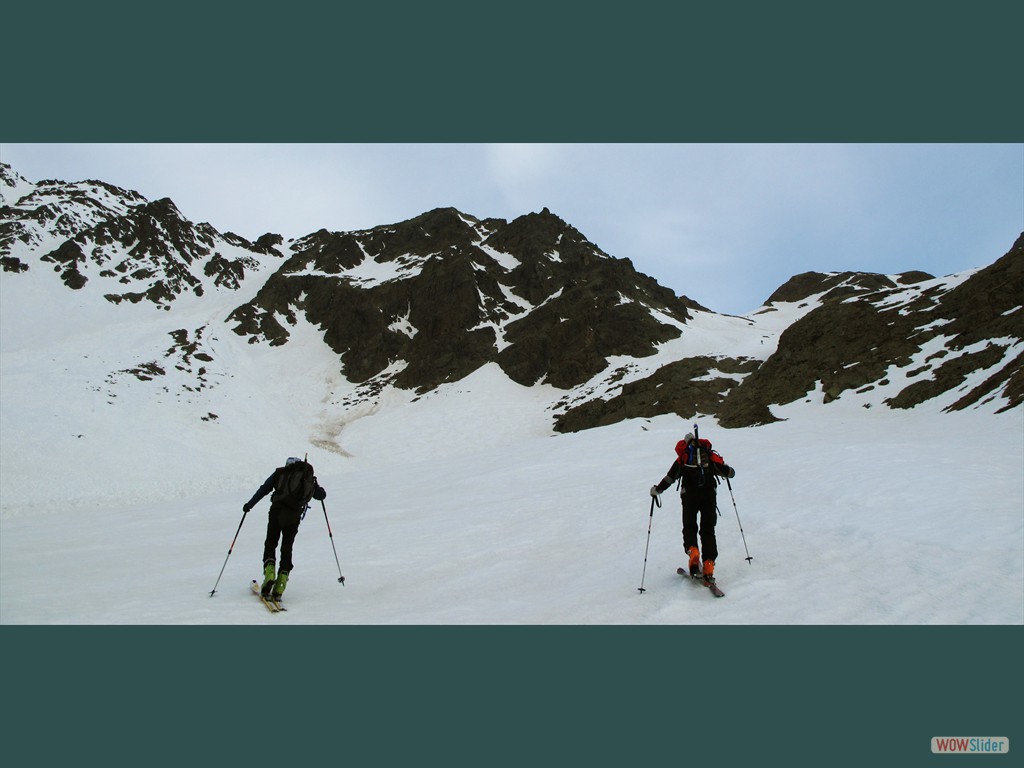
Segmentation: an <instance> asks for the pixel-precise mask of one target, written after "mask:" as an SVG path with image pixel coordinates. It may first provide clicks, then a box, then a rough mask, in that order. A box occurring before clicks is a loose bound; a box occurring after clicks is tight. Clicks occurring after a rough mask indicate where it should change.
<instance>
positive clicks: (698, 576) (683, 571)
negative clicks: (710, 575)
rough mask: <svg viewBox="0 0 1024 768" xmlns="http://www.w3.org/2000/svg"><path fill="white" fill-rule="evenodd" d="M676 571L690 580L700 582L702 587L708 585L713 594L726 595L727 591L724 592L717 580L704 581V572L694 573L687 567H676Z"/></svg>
mask: <svg viewBox="0 0 1024 768" xmlns="http://www.w3.org/2000/svg"><path fill="white" fill-rule="evenodd" d="M676 573H678V574H679V575H680V576H682V577H684V578H687V579H689V580H690V581H693V582H695V583H697V584H700V585H701V586H702V587H707V588H708V589H709V590H711V594H712V595H714V596H715V597H725V592H723V591H722V590H721V588H720V587H719V586H718V585H717V584H716V583H715V582H713V581H704V576H703V575H702V574H699V573H698V574H696V575H693V574H691V573H690V572H689V571H687V570H686V569H685V568H676Z"/></svg>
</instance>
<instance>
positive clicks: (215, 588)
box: [210, 509, 249, 597]
mask: <svg viewBox="0 0 1024 768" xmlns="http://www.w3.org/2000/svg"><path fill="white" fill-rule="evenodd" d="M247 514H249V510H247V509H246V510H243V512H242V519H241V520H240V521H239V522H238V531H235V538H233V539H232V540H231V546H230V547H228V557H231V550H233V549H234V548H235V542H236V541H238V532H239V531H241V530H242V523H244V522H245V516H246V515H247ZM228 557H225V558H224V565H222V566H221V567H220V574H219V575H218V576H217V582H216V583H215V584H214V585H213V589H211V590H210V597H213V593H214V592H216V591H217V584H220V577H221V576H223V575H224V568H225V567H227V564H228Z"/></svg>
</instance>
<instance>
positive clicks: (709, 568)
mask: <svg viewBox="0 0 1024 768" xmlns="http://www.w3.org/2000/svg"><path fill="white" fill-rule="evenodd" d="M704 583H705V584H707V585H709V586H710V585H711V584H714V583H715V561H714V560H705V561H704Z"/></svg>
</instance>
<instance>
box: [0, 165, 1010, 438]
mask: <svg viewBox="0 0 1024 768" xmlns="http://www.w3.org/2000/svg"><path fill="white" fill-rule="evenodd" d="M0 194H2V195H3V198H2V200H0V202H2V204H3V207H2V208H0V263H2V267H3V272H2V273H0V274H2V275H3V282H4V284H5V288H7V289H8V290H11V291H14V290H16V282H15V281H25V280H31V281H34V282H33V283H32V284H33V285H34V286H35V287H36V289H38V290H40V291H47V292H50V293H47V295H53V296H55V297H57V298H55V299H54V301H55V302H56V304H58V305H59V304H61V303H67V302H69V301H70V297H71V296H73V295H80V296H81V297H82V300H86V301H88V302H91V304H90V306H93V307H94V308H95V309H96V311H97V312H102V313H103V316H104V317H108V318H112V317H114V315H111V314H109V310H110V309H114V308H116V307H117V306H122V307H125V306H129V305H133V306H136V307H137V308H138V310H139V311H140V312H141V311H143V310H144V308H145V307H149V306H152V307H153V308H155V309H159V310H162V313H164V314H166V315H168V316H169V317H170V318H172V319H169V320H168V321H161V322H163V323H164V327H165V330H164V331H163V333H164V335H165V336H170V338H171V342H170V346H169V347H168V346H166V345H167V344H168V342H163V343H162V344H161V345H160V349H155V348H151V349H148V350H137V351H135V350H133V353H134V354H135V355H136V358H137V359H136V360H135V361H134V362H132V363H129V362H128V361H122V364H121V365H120V367H117V368H116V369H113V370H109V371H108V372H107V377H106V378H107V381H106V382H105V384H104V387H106V388H107V389H108V390H109V389H110V388H113V389H117V388H118V387H120V386H122V384H120V383H118V382H123V380H124V376H125V375H126V373H125V372H126V371H127V372H130V371H133V370H134V371H136V374H137V375H135V378H136V380H137V381H146V382H154V381H166V380H167V379H168V378H169V374H168V370H169V368H168V366H169V367H170V369H171V370H178V372H179V373H180V374H182V375H183V376H184V377H185V378H184V380H183V382H182V383H181V384H180V385H179V392H180V393H183V396H184V397H185V399H186V400H187V401H188V402H190V403H191V404H192V405H193V406H195V407H196V408H198V410H199V411H201V412H202V414H203V416H202V417H203V418H204V419H207V420H209V416H210V414H211V413H212V410H203V409H204V408H206V405H204V404H203V403H204V397H205V395H204V392H207V391H208V390H209V389H210V388H211V387H214V386H215V381H216V380H217V378H216V377H218V376H219V377H220V378H221V379H223V378H224V377H230V376H231V375H232V368H231V363H230V361H229V359H234V360H237V354H240V353H236V352H231V354H230V355H228V354H225V353H221V352H219V351H218V349H217V345H218V344H221V345H222V342H215V341H214V340H215V339H219V338H221V337H220V336H219V334H220V332H221V331H230V332H231V333H233V334H234V335H235V336H237V337H239V338H240V339H241V340H243V341H244V342H245V343H244V347H248V348H249V349H252V350H256V349H258V348H264V347H265V348H267V349H272V348H281V347H286V346H287V345H288V344H289V343H290V342H291V340H292V337H293V335H294V333H295V332H296V330H297V329H298V328H299V326H300V325H302V327H306V326H308V327H309V328H310V329H311V332H312V333H313V334H314V335H320V337H321V339H322V344H323V345H325V346H326V348H327V349H328V350H330V355H331V356H333V358H334V359H335V360H336V370H335V371H334V372H332V373H329V374H327V376H328V378H330V379H331V380H332V381H333V380H335V379H337V380H338V381H342V380H344V381H347V382H348V383H349V385H351V386H352V387H354V391H355V392H358V395H356V394H353V393H352V392H349V393H348V394H347V395H345V396H344V397H340V396H339V397H337V398H334V397H333V396H332V395H331V394H330V393H329V392H325V393H324V394H323V398H324V402H325V406H324V407H325V413H326V412H329V411H333V410H335V409H337V410H340V411H345V410H346V409H349V410H352V409H357V410H360V409H361V411H365V409H366V408H369V409H371V410H373V409H375V408H378V407H380V404H381V402H382V400H381V398H382V393H385V392H386V391H388V390H389V389H392V388H394V389H398V390H403V391H408V392H411V393H414V395H417V396H423V395H425V394H427V393H431V392H435V391H437V390H438V388H439V387H442V386H445V385H451V384H454V383H457V382H460V381H463V380H465V379H466V378H467V377H468V376H470V374H472V373H473V372H475V371H478V370H480V369H481V368H482V367H483V366H487V365H496V366H498V367H499V368H500V370H501V371H502V372H503V374H504V375H505V376H507V377H508V378H509V379H510V380H511V381H513V382H515V383H516V384H518V385H520V386H523V387H528V388H529V387H535V386H537V385H541V386H544V387H549V388H551V391H552V396H551V398H550V402H549V403H548V405H547V406H546V411H547V413H548V418H549V420H550V424H551V429H552V430H553V431H554V432H573V431H578V430H582V429H589V428H593V427H598V426H603V425H607V424H612V423H616V422H618V421H621V420H623V419H633V418H652V417H654V416H658V415H663V414H676V415H677V416H680V417H682V418H687V419H690V418H695V417H697V416H707V417H714V418H716V419H717V420H718V421H719V423H720V424H721V425H722V426H726V427H746V426H754V425H757V424H766V423H770V422H771V421H773V420H776V419H777V418H778V417H777V416H775V415H774V413H773V408H777V407H778V406H782V405H785V404H787V403H792V402H796V401H799V400H800V399H802V398H803V399H805V400H807V401H808V402H812V403H816V404H818V405H821V406H825V407H827V405H828V404H829V403H831V402H834V401H835V400H837V399H840V398H846V399H855V400H857V401H859V402H862V403H863V405H864V407H887V408H893V409H902V408H911V407H916V406H919V405H921V404H924V403H940V401H941V408H942V409H947V410H955V409H960V408H977V407H985V408H987V409H990V410H992V411H993V412H1000V411H1005V410H1007V409H1011V408H1017V407H1020V406H1021V404H1022V402H1024V381H1022V379H1024V374H1022V368H1024V362H1022V353H1021V348H1022V346H1024V313H1022V311H1021V307H1020V298H1019V297H1021V296H1024V279H1022V270H1024V237H1018V239H1017V240H1016V242H1015V243H1014V244H1013V246H1012V247H1011V248H1010V250H1009V251H1008V252H1007V253H1006V254H1005V255H1004V256H1002V257H1000V258H998V259H996V260H995V261H994V262H993V263H992V264H990V265H989V266H987V267H983V268H978V269H974V270H968V271H966V272H964V273H959V274H958V275H952V276H946V277H939V278H936V277H933V276H932V275H928V274H926V273H923V272H906V273H902V274H896V275H878V274H872V273H856V272H843V273H814V272H810V273H804V274H802V275H796V276H794V277H793V278H791V279H790V280H789V281H787V282H786V283H785V284H784V285H782V286H780V287H779V288H778V289H777V290H776V291H775V292H773V293H772V294H771V295H770V296H769V297H768V299H767V300H766V302H765V304H764V306H762V307H761V308H759V309H758V310H756V311H755V312H753V313H751V314H750V315H748V316H744V317H736V316H728V315H719V314H717V313H714V312H711V311H709V310H707V309H705V308H704V307H702V306H701V305H700V304H699V303H698V302H697V301H694V300H693V299H690V298H688V297H686V296H684V295H680V294H679V293H677V292H676V291H673V290H671V289H668V288H666V287H664V286H661V285H660V284H658V283H657V281H656V280H654V279H653V278H651V277H649V276H647V275H644V274H643V273H641V272H639V271H637V270H636V269H635V267H634V266H633V264H632V262H630V260H628V259H618V258H615V257H613V256H610V255H609V254H607V253H605V252H604V251H602V250H601V249H600V248H599V247H598V246H596V245H595V244H594V243H592V242H590V241H589V240H588V239H587V238H586V237H585V236H584V235H583V234H582V233H581V232H579V231H578V230H577V229H576V228H574V227H572V226H571V225H570V224H569V223H567V222H565V221H564V220H562V219H561V218H560V217H558V216H557V215H555V214H553V213H552V212H550V211H549V210H548V209H547V208H543V209H542V210H541V211H539V212H534V213H527V214H524V215H522V216H519V217H517V218H515V219H513V220H511V221H506V220H504V219H498V218H478V217H476V216H473V215H470V214H466V213H464V212H461V211H458V210H457V209H455V208H451V207H446V208H436V209H433V210H431V211H427V212H424V213H423V214H420V215H419V216H416V217H413V218H412V219H409V220H407V221H403V222H397V223H394V224H386V225H380V226H377V227H373V228H370V229H364V230H360V231H354V232H332V231H328V230H326V229H320V230H317V231H314V232H312V233H310V234H308V235H306V236H304V237H301V238H298V239H295V240H291V241H288V242H287V243H286V242H285V241H284V239H283V238H282V237H281V236H280V235H275V234H273V233H266V234H264V235H262V236H261V237H259V238H257V240H256V241H249V240H247V239H245V238H244V237H241V236H239V235H237V234H234V233H230V232H227V233H221V232H219V231H217V230H216V229H215V228H214V227H213V226H212V225H211V224H208V223H198V224H196V223H193V222H191V221H188V220H187V219H186V218H185V217H184V216H182V215H181V212H180V211H179V210H178V209H177V207H176V206H175V205H174V203H173V201H171V200H170V199H168V198H162V199H160V200H156V201H148V200H145V199H144V198H143V197H142V196H141V195H138V193H135V192H131V191H128V190H121V189H120V188H117V187H115V186H113V185H109V184H105V183H104V182H98V181H91V182H77V183H70V184H69V183H65V182H60V181H56V180H47V181H45V182H39V183H37V184H33V183H31V182H28V181H27V180H25V179H24V178H23V177H21V176H20V175H18V174H17V173H16V172H15V171H14V170H13V169H12V168H10V166H6V165H3V164H0ZM50 272H52V273H54V275H53V276H50V277H46V278H44V277H43V275H46V274H47V273H50ZM53 277H56V278H57V279H58V280H59V281H60V283H61V284H62V286H63V289H64V290H65V291H68V292H69V293H65V294H61V293H60V292H58V291H56V290H54V291H52V292H51V288H46V287H45V285H50V283H51V282H52V280H53ZM44 284H45V285H44ZM51 287H52V286H51ZM62 296H63V297H64V298H61V297H62ZM87 297H88V298H87ZM99 302H105V303H106V304H109V305H110V307H109V308H108V309H107V310H103V309H101V308H99V307H98V303H99ZM26 311H32V310H26ZM114 311H116V309H114ZM179 315H180V316H181V321H180V322H179V321H178V320H177V318H178V317H179ZM6 317H7V316H5V319H6ZM132 317H137V318H139V322H149V320H145V317H146V315H145V314H141V315H139V314H134V315H132ZM303 333H305V331H304V332H303ZM5 340H6V336H5ZM165 353H166V354H165ZM261 354H262V353H261ZM161 356H162V357H161ZM168 356H169V358H170V359H169V360H168V359H167V358H168ZM221 357H224V360H223V361H222V360H221ZM142 358H148V359H142ZM196 360H199V361H200V363H202V364H197V363H196ZM161 361H163V362H161ZM158 371H162V372H163V373H158ZM165 386H166V385H165ZM325 418H326V419H327V420H328V421H330V422H331V423H335V422H338V423H340V422H343V421H345V420H346V417H344V416H340V417H339V416H338V415H337V414H336V413H329V414H327V415H326V416H325ZM339 420H340V421H339Z"/></svg>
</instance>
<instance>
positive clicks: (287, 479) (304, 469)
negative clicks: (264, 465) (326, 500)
mask: <svg viewBox="0 0 1024 768" xmlns="http://www.w3.org/2000/svg"><path fill="white" fill-rule="evenodd" d="M315 487H316V475H314V474H313V465H312V464H310V463H309V462H307V461H296V462H293V463H291V464H288V465H287V466H284V467H282V468H281V472H280V474H279V475H278V477H277V485H275V486H274V495H273V496H272V497H271V501H272V502H273V503H274V504H281V505H284V506H286V507H292V508H295V509H305V507H306V505H307V504H309V500H310V499H311V498H313V488H315Z"/></svg>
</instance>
